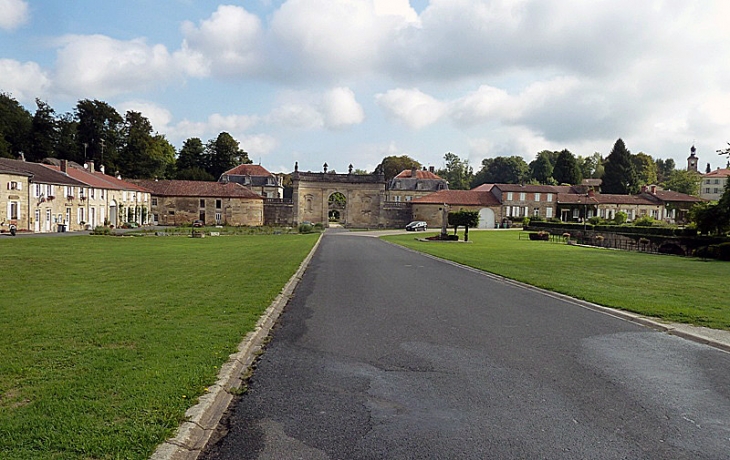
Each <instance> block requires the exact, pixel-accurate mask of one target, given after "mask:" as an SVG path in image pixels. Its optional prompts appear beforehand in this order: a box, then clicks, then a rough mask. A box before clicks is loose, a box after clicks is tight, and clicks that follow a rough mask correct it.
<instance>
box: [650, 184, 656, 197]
mask: <svg viewBox="0 0 730 460" xmlns="http://www.w3.org/2000/svg"><path fill="white" fill-rule="evenodd" d="M649 190H650V191H651V194H652V195H656V185H652V186H651V187H649Z"/></svg>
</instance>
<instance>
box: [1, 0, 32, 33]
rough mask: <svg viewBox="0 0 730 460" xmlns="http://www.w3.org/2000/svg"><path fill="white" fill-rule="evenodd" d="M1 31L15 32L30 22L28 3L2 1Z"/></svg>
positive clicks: (14, 0) (10, 0)
mask: <svg viewBox="0 0 730 460" xmlns="http://www.w3.org/2000/svg"><path fill="white" fill-rule="evenodd" d="M0 11H2V13H0V29H3V30H7V31H13V30H15V29H17V28H18V27H20V26H22V25H23V24H25V23H26V22H28V18H29V16H30V14H29V12H28V2H26V1H23V0H0Z"/></svg>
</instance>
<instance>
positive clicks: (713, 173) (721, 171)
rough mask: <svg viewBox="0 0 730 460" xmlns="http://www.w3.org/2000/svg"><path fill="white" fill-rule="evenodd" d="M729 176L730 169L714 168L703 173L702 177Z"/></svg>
mask: <svg viewBox="0 0 730 460" xmlns="http://www.w3.org/2000/svg"><path fill="white" fill-rule="evenodd" d="M728 176H730V169H716V170H714V171H710V172H708V173H707V174H703V175H702V177H728Z"/></svg>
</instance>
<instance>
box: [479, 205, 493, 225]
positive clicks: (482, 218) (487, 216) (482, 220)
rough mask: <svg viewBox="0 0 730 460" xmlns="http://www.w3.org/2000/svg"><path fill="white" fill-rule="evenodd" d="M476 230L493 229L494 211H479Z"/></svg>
mask: <svg viewBox="0 0 730 460" xmlns="http://www.w3.org/2000/svg"><path fill="white" fill-rule="evenodd" d="M477 228H494V211H493V210H491V209H489V208H482V209H481V210H480V211H479V226H478V227H477Z"/></svg>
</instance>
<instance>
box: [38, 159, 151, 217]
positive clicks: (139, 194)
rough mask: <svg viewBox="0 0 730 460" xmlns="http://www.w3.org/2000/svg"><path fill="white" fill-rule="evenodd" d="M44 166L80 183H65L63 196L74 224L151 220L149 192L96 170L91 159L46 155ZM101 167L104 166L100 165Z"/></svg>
mask: <svg viewBox="0 0 730 460" xmlns="http://www.w3.org/2000/svg"><path fill="white" fill-rule="evenodd" d="M49 160H50V161H51V162H52V164H44V166H45V167H46V168H49V169H53V170H55V171H59V172H61V173H63V174H66V175H68V176H69V177H71V178H73V179H75V180H77V181H79V182H81V183H83V185H84V186H82V187H67V188H65V189H64V193H63V195H62V196H63V197H65V198H66V203H67V205H68V206H70V207H71V208H72V210H73V209H75V212H73V215H74V216H75V220H76V224H79V225H81V226H83V225H84V224H81V222H84V223H85V225H88V227H89V228H94V227H96V226H98V225H113V226H115V227H120V226H122V225H124V224H125V223H126V222H136V223H137V224H140V225H147V224H149V223H150V221H151V219H150V216H151V213H150V192H149V191H148V190H145V189H143V188H141V187H139V186H137V185H135V184H133V183H131V182H129V181H124V180H122V179H121V178H120V177H115V176H111V175H108V174H105V173H104V172H103V171H96V169H95V166H94V162H92V161H90V162H88V163H86V164H85V165H84V166H81V165H79V164H77V163H74V162H69V161H66V160H53V159H49ZM102 169H103V167H102Z"/></svg>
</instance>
